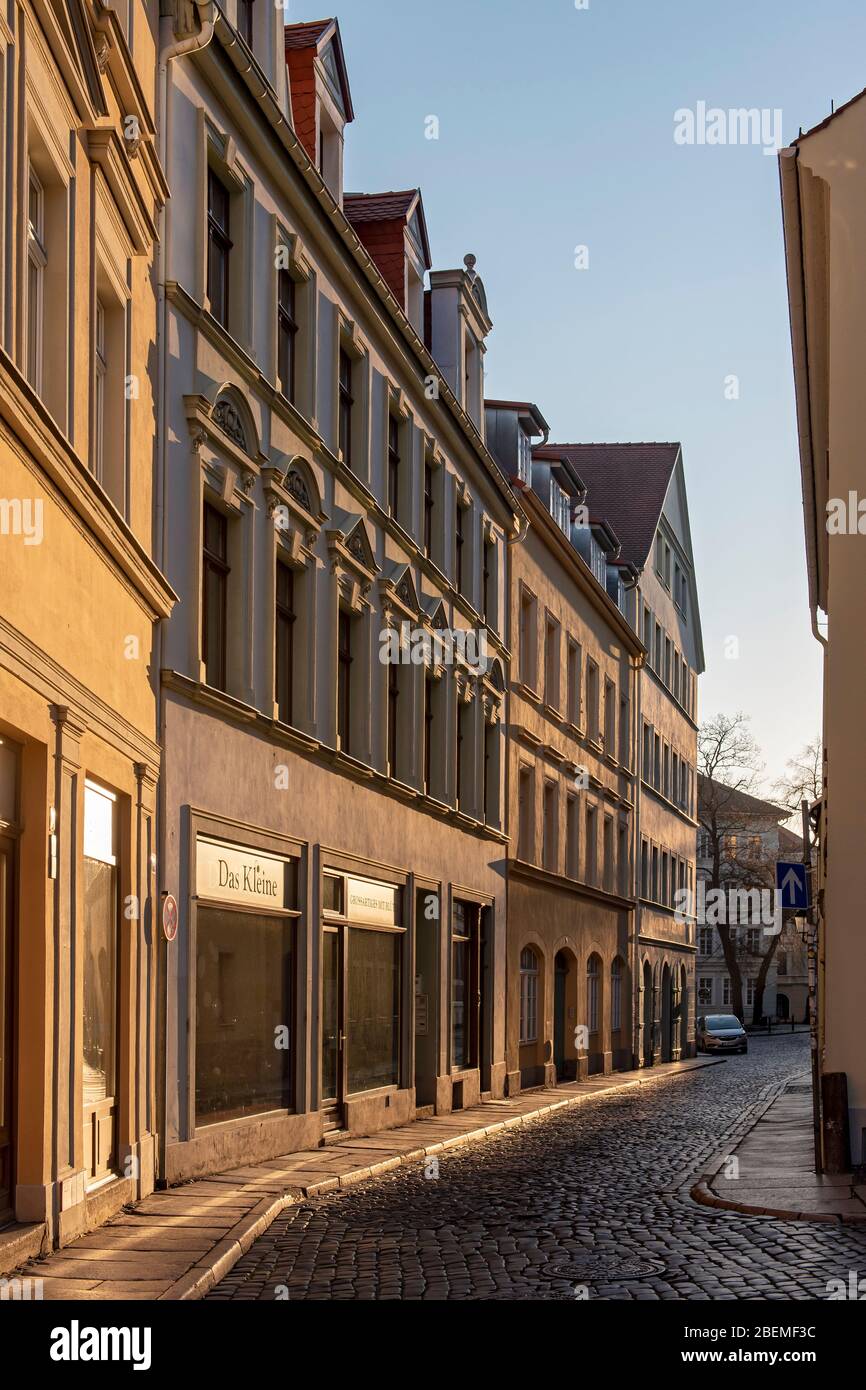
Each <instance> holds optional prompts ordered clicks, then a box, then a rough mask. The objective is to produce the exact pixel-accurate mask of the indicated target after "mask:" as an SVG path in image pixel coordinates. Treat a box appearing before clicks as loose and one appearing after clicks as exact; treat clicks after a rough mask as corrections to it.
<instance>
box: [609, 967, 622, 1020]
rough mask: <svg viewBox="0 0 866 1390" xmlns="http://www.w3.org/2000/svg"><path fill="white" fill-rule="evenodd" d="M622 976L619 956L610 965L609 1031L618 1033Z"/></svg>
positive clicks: (620, 1016) (620, 1018) (620, 1013)
mask: <svg viewBox="0 0 866 1390" xmlns="http://www.w3.org/2000/svg"><path fill="white" fill-rule="evenodd" d="M622 977H623V964H622V961H621V960H620V958H619V956H617V957H616V959H615V960H614V962H613V964H612V965H611V967H610V1031H611V1032H612V1033H618V1032H619V1030H620V1028H621V1027H622Z"/></svg>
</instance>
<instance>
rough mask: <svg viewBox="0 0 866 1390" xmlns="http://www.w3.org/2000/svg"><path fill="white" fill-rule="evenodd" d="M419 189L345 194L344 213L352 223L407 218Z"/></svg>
mask: <svg viewBox="0 0 866 1390" xmlns="http://www.w3.org/2000/svg"><path fill="white" fill-rule="evenodd" d="M417 196H418V189H417V188H406V189H404V190H403V191H402V192H400V193H344V194H343V211H344V212H345V214H346V216H347V217H348V219H349V221H350V222H389V221H390V220H391V218H392V217H406V216H407V214H408V212H409V209H410V207H411V206H412V202H413V200H414V199H415V198H417Z"/></svg>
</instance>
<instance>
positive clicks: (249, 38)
mask: <svg viewBox="0 0 866 1390" xmlns="http://www.w3.org/2000/svg"><path fill="white" fill-rule="evenodd" d="M238 33H239V34H240V36H241V38H242V39H243V41H244V43H245V44H246V45H247V47H248V48H252V46H253V0H238Z"/></svg>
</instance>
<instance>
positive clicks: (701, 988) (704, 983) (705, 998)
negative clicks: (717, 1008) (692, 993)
mask: <svg viewBox="0 0 866 1390" xmlns="http://www.w3.org/2000/svg"><path fill="white" fill-rule="evenodd" d="M712 1002H713V977H712V975H699V976H698V1004H699V1005H707V1004H712Z"/></svg>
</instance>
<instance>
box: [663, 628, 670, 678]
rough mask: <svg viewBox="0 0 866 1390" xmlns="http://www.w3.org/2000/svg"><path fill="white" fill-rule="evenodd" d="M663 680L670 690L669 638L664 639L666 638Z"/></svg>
mask: <svg viewBox="0 0 866 1390" xmlns="http://www.w3.org/2000/svg"><path fill="white" fill-rule="evenodd" d="M664 680H665V685H666V686H668V688H670V684H671V639H670V638H669V637H666V638H665V670H664Z"/></svg>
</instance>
